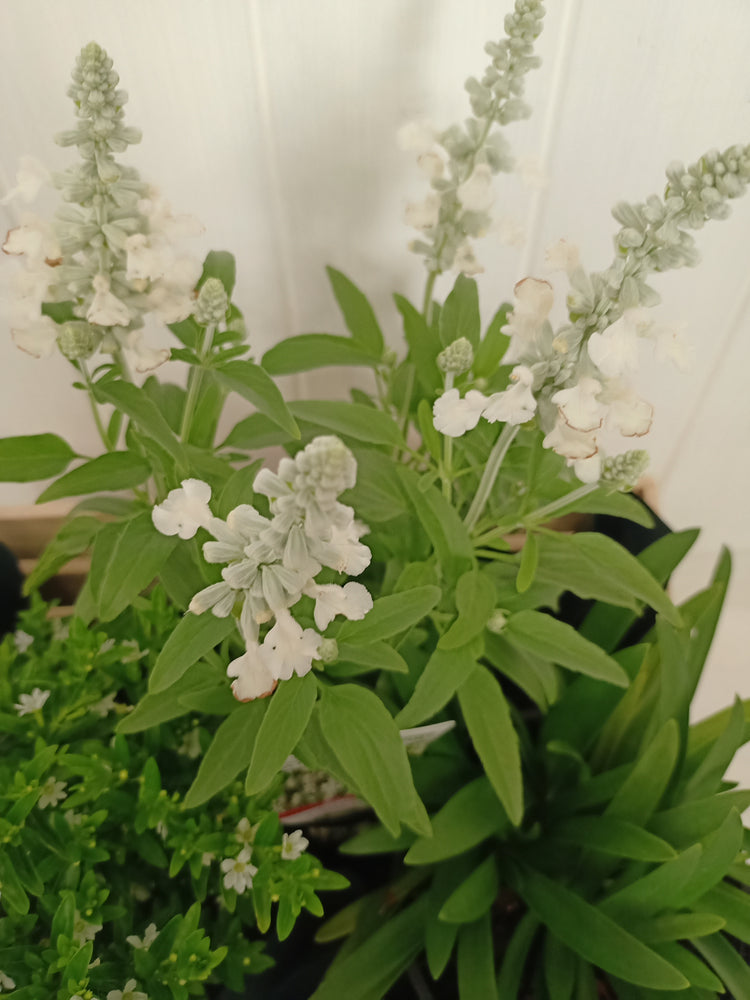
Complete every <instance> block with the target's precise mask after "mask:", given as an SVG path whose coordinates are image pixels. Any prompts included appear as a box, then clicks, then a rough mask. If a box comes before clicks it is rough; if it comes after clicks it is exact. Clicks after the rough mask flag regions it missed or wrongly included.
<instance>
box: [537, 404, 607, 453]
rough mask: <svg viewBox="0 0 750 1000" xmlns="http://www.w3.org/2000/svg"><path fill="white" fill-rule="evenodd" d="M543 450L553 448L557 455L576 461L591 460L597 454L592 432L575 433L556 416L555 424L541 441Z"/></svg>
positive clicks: (562, 419)
mask: <svg viewBox="0 0 750 1000" xmlns="http://www.w3.org/2000/svg"><path fill="white" fill-rule="evenodd" d="M542 445H543V446H544V447H545V448H553V449H554V450H555V451H556V452H557V454H558V455H562V456H563V457H564V458H569V459H571V460H573V461H577V460H578V459H581V458H591V457H592V455H595V454H596V452H597V445H596V437H595V436H594V432H593V431H577V430H575V429H574V428H573V427H571V426H570V425H569V424H568V423H567V422H566V421H565V419H564V418H563V417H562V416H560V415H558V418H557V423H556V424H555V426H554V427H553V428H552V430H551V431H550V432H549V434H548V435H547V436H546V437H545V439H544V440H543V441H542Z"/></svg>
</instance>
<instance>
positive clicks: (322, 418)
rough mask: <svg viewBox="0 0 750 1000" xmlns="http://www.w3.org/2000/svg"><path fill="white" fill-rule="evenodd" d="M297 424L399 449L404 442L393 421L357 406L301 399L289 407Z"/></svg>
mask: <svg viewBox="0 0 750 1000" xmlns="http://www.w3.org/2000/svg"><path fill="white" fill-rule="evenodd" d="M289 408H290V410H291V411H292V413H293V414H294V416H295V417H296V418H297V420H299V421H304V422H305V423H309V424H314V425H316V426H318V427H324V428H325V429H326V430H329V431H333V432H334V433H336V434H341V435H343V436H344V437H350V438H355V439H356V440H357V441H366V442H368V443H369V444H384V445H390V446H392V447H403V444H404V439H403V437H402V435H401V431H400V430H399V428H398V425H397V424H396V423H395V421H394V420H393V419H392V418H391V417H389V416H388V414H387V413H383V412H382V410H373V409H372V408H371V407H369V406H363V405H362V404H361V403H347V402H343V401H336V400H328V399H305V400H301V401H299V402H293V403H290V404H289Z"/></svg>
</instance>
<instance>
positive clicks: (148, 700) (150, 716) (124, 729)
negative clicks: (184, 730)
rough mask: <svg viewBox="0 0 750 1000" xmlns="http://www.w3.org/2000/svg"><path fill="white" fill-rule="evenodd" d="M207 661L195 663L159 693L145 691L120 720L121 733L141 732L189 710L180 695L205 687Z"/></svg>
mask: <svg viewBox="0 0 750 1000" xmlns="http://www.w3.org/2000/svg"><path fill="white" fill-rule="evenodd" d="M206 669H207V668H206V664H205V663H201V662H198V663H194V664H193V666H192V667H190V669H189V670H187V671H186V672H185V673H184V674H183V675H182V677H181V678H180V679H179V680H178V681H177V682H176V683H175V684H173V685H172V687H170V688H167V689H166V691H160V692H159V693H158V694H146V695H144V696H143V698H141V700H140V701H139V702H138V704H137V705H136V706H135V708H134V709H133V711H132V712H130V713H129V714H128V715H126V716H124V717H123V718H122V719H120V721H119V722H118V723H117V727H116V732H118V733H140V732H142V731H143V730H144V729H151V728H152V727H153V726H159V725H161V723H162V722H169V721H170V719H177V718H179V716H181V715H185V714H186V713H187V712H188V711H189V709H188V708H187V707H186V706H184V705H183V704H181V702H180V700H179V699H180V697H181V696H182V695H184V694H187V693H189V692H190V691H193V690H196V689H201V688H205V687H206Z"/></svg>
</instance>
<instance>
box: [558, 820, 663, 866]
mask: <svg viewBox="0 0 750 1000" xmlns="http://www.w3.org/2000/svg"><path fill="white" fill-rule="evenodd" d="M552 836H553V838H554V839H555V840H561V841H563V842H564V843H568V844H577V845H579V846H580V847H586V848H590V849H591V850H593V851H601V852H602V853H604V854H612V855H614V856H615V857H618V858H632V859H634V860H636V861H668V860H669V859H670V858H674V857H675V856H676V853H675V851H674V849H673V848H672V847H671V846H670V845H669V844H668V843H667V842H666V840H662V839H661V838H660V837H656V836H654V834H653V833H649V832H648V831H647V830H644V829H643V827H640V826H636V824H635V823H629V822H627V821H626V820H622V819H613V818H612V817H611V816H575V817H573V818H572V819H568V820H563V821H562V822H561V823H557V824H555V827H554V829H553V830H552Z"/></svg>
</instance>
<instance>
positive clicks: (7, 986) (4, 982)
mask: <svg viewBox="0 0 750 1000" xmlns="http://www.w3.org/2000/svg"><path fill="white" fill-rule="evenodd" d="M15 988H16V984H15V983H14V981H13V980H12V979H11V978H10V976H6V975H5V973H4V972H3V971H2V970H0V993H2V992H3V990H14V989H15Z"/></svg>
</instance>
